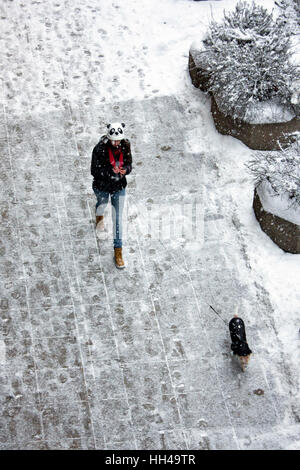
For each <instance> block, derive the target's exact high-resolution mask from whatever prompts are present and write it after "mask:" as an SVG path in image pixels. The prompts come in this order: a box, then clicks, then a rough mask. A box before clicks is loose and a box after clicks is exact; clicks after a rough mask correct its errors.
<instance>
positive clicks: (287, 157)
mask: <svg viewBox="0 0 300 470" xmlns="http://www.w3.org/2000/svg"><path fill="white" fill-rule="evenodd" d="M252 157H253V158H252V160H250V161H249V162H248V163H247V164H246V166H247V167H248V169H249V170H250V171H251V173H252V175H253V176H254V182H255V184H256V186H258V185H259V184H260V183H262V182H264V181H268V182H269V183H270V185H271V187H272V189H273V191H274V193H275V194H277V195H281V196H282V195H288V197H289V200H290V203H291V204H290V205H291V207H294V208H300V137H298V138H297V140H296V141H295V142H294V143H293V144H292V145H290V146H289V147H288V148H285V149H281V150H280V151H276V152H255V153H254V154H253V155H252Z"/></svg>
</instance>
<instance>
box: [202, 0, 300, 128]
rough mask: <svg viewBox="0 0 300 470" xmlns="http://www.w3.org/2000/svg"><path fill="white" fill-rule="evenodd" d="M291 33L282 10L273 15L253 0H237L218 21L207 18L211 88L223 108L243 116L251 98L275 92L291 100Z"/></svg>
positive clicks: (294, 73) (255, 99) (264, 98)
mask: <svg viewBox="0 0 300 470" xmlns="http://www.w3.org/2000/svg"><path fill="white" fill-rule="evenodd" d="M290 35H291V32H290V30H289V29H288V28H287V27H286V21H285V19H284V18H283V17H282V16H280V17H278V18H277V19H276V20H274V19H273V15H272V13H268V11H267V10H266V9H265V8H263V7H261V6H257V5H255V3H254V2H253V3H252V4H249V3H247V2H244V1H240V2H239V3H238V4H237V5H236V8H235V10H234V11H232V12H230V13H228V14H226V13H225V12H224V19H223V22H222V23H216V22H215V21H212V22H211V23H210V25H209V30H208V33H207V36H206V37H205V39H204V41H203V43H204V46H205V51H204V55H205V63H206V65H207V74H208V80H209V90H210V91H211V92H212V93H213V94H214V96H215V97H216V99H217V101H218V105H219V107H220V109H221V111H222V112H223V113H224V114H226V115H228V114H229V115H231V116H233V117H234V118H240V119H242V118H243V117H244V116H245V113H246V108H247V105H248V104H249V103H255V102H260V101H267V100H269V99H271V98H274V97H276V98H278V99H279V100H280V102H281V103H282V104H287V103H288V104H290V98H291V85H292V83H293V82H294V81H295V80H296V79H297V68H296V66H294V65H292V64H291V63H290V61H289V58H290V55H291V53H290ZM219 98H220V99H219Z"/></svg>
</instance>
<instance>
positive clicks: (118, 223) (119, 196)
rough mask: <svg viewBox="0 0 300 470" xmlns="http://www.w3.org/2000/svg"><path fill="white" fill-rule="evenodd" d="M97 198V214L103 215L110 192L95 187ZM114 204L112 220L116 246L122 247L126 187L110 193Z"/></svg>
mask: <svg viewBox="0 0 300 470" xmlns="http://www.w3.org/2000/svg"><path fill="white" fill-rule="evenodd" d="M93 190H94V193H95V195H96V198H97V203H96V215H103V214H104V211H105V208H106V206H107V204H108V200H109V194H110V193H107V192H105V191H99V189H97V188H95V187H93ZM110 199H111V205H112V222H113V232H114V248H122V213H123V207H124V201H125V188H124V189H121V191H117V192H116V193H112V194H111V195H110Z"/></svg>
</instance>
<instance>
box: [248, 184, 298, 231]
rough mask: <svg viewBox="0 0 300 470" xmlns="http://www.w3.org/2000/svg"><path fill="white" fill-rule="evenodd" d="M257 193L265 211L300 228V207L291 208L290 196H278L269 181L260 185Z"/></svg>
mask: <svg viewBox="0 0 300 470" xmlns="http://www.w3.org/2000/svg"><path fill="white" fill-rule="evenodd" d="M257 192H258V195H259V198H260V200H261V203H262V205H263V208H264V209H265V211H267V212H270V213H271V214H274V215H277V216H278V217H281V218H282V219H285V220H288V221H289V222H292V223H293V224H297V225H299V226H300V207H297V208H294V207H291V199H290V198H289V196H288V195H285V194H281V195H278V194H276V193H275V192H274V190H273V188H272V186H271V185H270V183H269V182H268V181H263V182H262V183H260V185H259V186H258V187H257Z"/></svg>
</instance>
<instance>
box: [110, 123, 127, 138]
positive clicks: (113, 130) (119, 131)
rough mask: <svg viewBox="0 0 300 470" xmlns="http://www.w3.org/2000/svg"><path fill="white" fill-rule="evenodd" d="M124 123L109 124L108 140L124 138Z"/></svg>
mask: <svg viewBox="0 0 300 470" xmlns="http://www.w3.org/2000/svg"><path fill="white" fill-rule="evenodd" d="M124 127H125V124H124V122H112V123H111V124H107V129H108V131H107V138H108V139H109V140H122V139H124V138H125V136H124Z"/></svg>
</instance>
